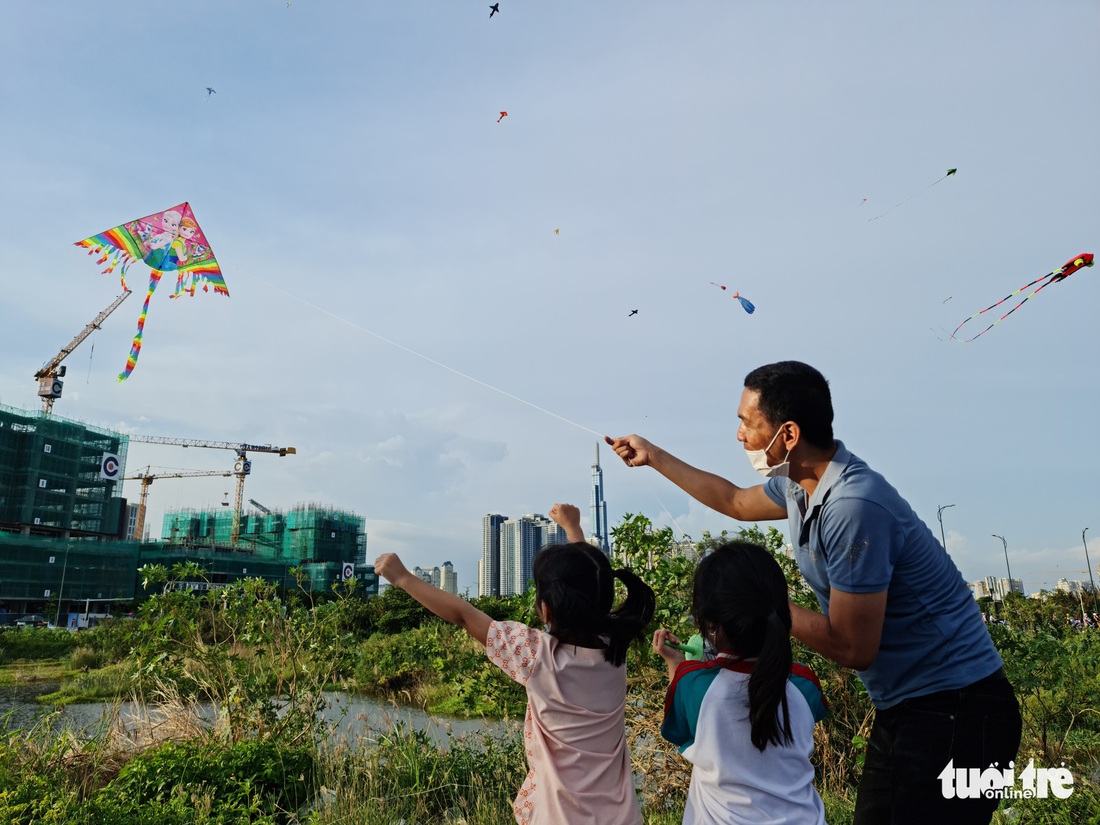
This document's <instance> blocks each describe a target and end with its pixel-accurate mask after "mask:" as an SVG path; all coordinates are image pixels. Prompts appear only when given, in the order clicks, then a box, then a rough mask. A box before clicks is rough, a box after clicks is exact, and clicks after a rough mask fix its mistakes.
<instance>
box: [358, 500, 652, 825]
mask: <svg viewBox="0 0 1100 825" xmlns="http://www.w3.org/2000/svg"><path fill="white" fill-rule="evenodd" d="M550 517H551V518H552V519H553V520H554V521H555V522H557V523H558V524H559V525H561V526H562V527H563V528H564V529H565V534H566V537H567V538H568V539H569V541H570V543H569V544H552V545H548V546H546V547H544V548H543V549H542V550H540V551H539V553H538V554H537V555H536V556H535V562H534V569H533V575H534V580H535V604H536V608H537V610H538V615H539V619H540V620H541V621H542V622H543V623H544V624H545V625H546V630H538V629H536V628H533V627H528V626H526V625H524V624H521V623H519V622H497V621H493V620H492V619H490V618H489V616H487V615H486V614H484V613H482V612H481V611H480V610H478V609H477V608H476V607H474V606H473V605H471V604H470V603H469V602H467V601H466V600H465V599H461V598H459V597H458V596H453V595H451V594H449V593H446V592H444V591H443V590H440V589H438V588H435V587H432V586H431V585H430V584H428V583H427V582H424V581H423V580H421V579H419V578H417V577H416V576H414V575H412V574H411V573H410V572H409V571H408V570H406V569H405V567H404V565H403V564H402V563H401V560H400V559H399V558H398V557H397V556H396V555H394V554H392V553H387V554H385V555H382V556H379V557H378V559H377V560H376V561H375V563H374V569H375V572H377V573H379V574H380V575H382V576H385V577H386V579H388V580H389V581H390V582H391V583H392V584H393V585H395V586H397V587H400V588H402V589H403V590H405V591H407V592H408V594H409V595H410V596H412V597H413V598H414V599H416V600H417V601H418V602H420V603H421V604H422V605H424V606H425V607H426V608H428V609H429V610H431V611H432V612H433V613H435V614H436V615H437V616H439V617H441V618H443V619H446V620H447V621H449V622H451V623H452V624H456V625H458V626H460V627H462V628H464V629H465V630H466V632H467V633H469V634H470V635H471V636H472V637H473V638H475V639H477V640H478V641H479V642H481V643H483V644H484V645H485V652H486V655H488V657H489V660H490V661H491V662H493V663H494V664H495V665H497V666H498V667H500V668H501V670H503V671H504V672H505V673H507V674H508V675H509V676H510V677H512V678H513V679H514V680H515V681H517V682H519V683H520V684H521V685H523V686H524V687H525V688H526V689H527V716H526V719H525V721H524V725H523V735H524V744H525V749H526V752H527V765H528V772H527V778H526V779H525V780H524V783H523V786H522V787H521V788H520V791H519V795H518V796H517V797H516V800H515V803H514V805H513V808H514V812H515V817H516V822H517V823H520V825H589V824H590V825H641V823H642V815H641V811H640V809H639V807H638V800H637V796H636V795H635V791H634V780H633V776H632V774H631V770H630V753H629V750H628V749H627V744H626V725H625V721H624V716H623V711H624V708H625V705H626V651H627V648H628V647H629V645H630V643H631V642H632V641H634V640H636V639H640V638H641V636H642V634H643V633H644V631H645V627H646V625H647V624H648V623H649V620H650V619H651V618H652V617H653V610H654V596H653V591H652V590H651V589H650V588H649V586H648V585H647V584H645V582H643V581H642V580H641V579H639V578H638V577H637V576H636V575H634V574H633V573H632V572H630V571H629V570H625V569H619V570H614V571H613V570H612V569H611V563H610V562H609V561H608V558H607V556H605V555H604V554H603V552H602V551H601V550H599V549H598V548H596V547H593V546H592V545H590V544H588V543H587V542H585V541H584V533H583V532H582V531H581V527H580V511H579V510H578V509H577V508H576V507H574V506H573V505H571V504H555V505H554V506H553V507H552V508H551V509H550ZM615 579H618V580H619V581H621V582H622V583H623V584H624V585H626V590H627V596H626V599H625V600H624V601H623V603H622V604H620V605H619V606H618V608H614V598H615V590H614V588H615Z"/></svg>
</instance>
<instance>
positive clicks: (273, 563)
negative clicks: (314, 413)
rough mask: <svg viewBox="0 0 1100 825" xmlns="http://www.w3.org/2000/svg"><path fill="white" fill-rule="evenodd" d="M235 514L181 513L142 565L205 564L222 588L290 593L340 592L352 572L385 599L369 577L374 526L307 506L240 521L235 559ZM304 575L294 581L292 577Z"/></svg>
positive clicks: (168, 520)
mask: <svg viewBox="0 0 1100 825" xmlns="http://www.w3.org/2000/svg"><path fill="white" fill-rule="evenodd" d="M233 521H234V520H233V514H232V513H231V512H228V511H226V510H180V511H174V512H169V513H166V514H165V515H164V522H163V526H162V528H161V536H162V539H161V541H160V543H159V544H158V545H156V550H155V552H153V551H152V550H147V549H146V548H148V547H149V546H150V545H142V547H143V551H142V558H143V559H144V560H145V561H147V562H150V563H156V564H164V565H168V566H171V565H172V564H174V563H176V562H177V561H200V562H201V563H202V564H203V566H204V567H205V568H206V569H207V570H209V571H210V573H211V582H214V583H220V582H224V581H231V580H233V579H238V578H242V577H246V576H261V577H263V578H265V579H270V580H277V579H278V578H279V577H283V580H282V584H283V586H285V587H287V588H296V587H299V586H302V587H305V588H306V589H307V590H312V591H313V592H323V591H327V590H331V589H332V585H333V584H334V583H335V582H337V581H341V580H342V577H343V571H344V566H345V565H348V564H352V565H355V566H356V568H357V570H356V575H357V577H359V578H360V579H361V580H362V581H364V582H365V583H366V584H367V586H368V589H369V590H370V591H371V592H372V593H375V594H377V592H378V579H377V577H376V576H375V575H374V571H373V568H370V569H369V571H368V570H367V569H365V561H366V555H367V534H366V520H365V519H363V518H362V517H360V516H357V515H355V514H353V513H347V512H343V511H340V510H333V509H331V508H327V507H322V506H320V505H317V504H309V505H305V504H303V505H299V506H297V507H295V508H293V509H292V510H290V511H289V512H286V513H283V512H279V511H271V510H269V511H267V512H264V513H260V512H249V513H244V514H242V515H241V516H240V518H239V531H240V535H239V536H238V538H237V544H236V549H235V551H234V552H231V553H227V552H225V550H224V548H227V547H230V546H231V541H232V538H233ZM292 569H293V570H295V571H296V572H294V573H291V572H290V571H291V570H292Z"/></svg>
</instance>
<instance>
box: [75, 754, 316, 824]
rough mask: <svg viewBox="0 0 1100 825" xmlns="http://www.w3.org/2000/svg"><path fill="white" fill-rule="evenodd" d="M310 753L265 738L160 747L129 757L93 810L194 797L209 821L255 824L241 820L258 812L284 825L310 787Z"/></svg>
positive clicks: (132, 808)
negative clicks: (200, 800) (200, 801)
mask: <svg viewBox="0 0 1100 825" xmlns="http://www.w3.org/2000/svg"><path fill="white" fill-rule="evenodd" d="M314 754H315V751H314V750H313V749H312V748H308V749H307V748H304V747H288V746H286V745H282V744H280V743H277V742H273V741H270V740H267V741H246V742H238V743H236V744H233V745H222V744H218V743H207V742H196V741H191V742H182V743H179V744H168V745H162V746H161V747H159V748H157V749H156V750H153V751H150V752H147V753H143V754H141V755H139V756H137V757H135V758H134V759H132V760H131V761H130V762H129V763H128V764H127V765H126V766H125V767H124V768H123V769H122V771H121V772H120V773H119V775H118V778H117V779H116V780H115V781H114V782H112V783H111V784H110V785H108V786H107V787H106V788H104V789H103V790H102V791H101V792H100V793H99V794H98V796H97V798H96V802H95V807H96V808H97V809H98V810H99V811H100V812H102V813H103V814H104V815H108V814H112V815H118V814H123V813H125V814H127V815H129V814H132V813H136V812H138V811H141V810H143V809H148V807H149V806H150V805H153V806H158V807H161V808H164V807H168V808H171V807H172V806H173V805H176V804H179V801H181V800H182V801H186V800H189V799H191V798H192V797H195V796H199V797H205V799H206V800H207V802H208V804H209V805H210V813H211V819H212V821H236V819H237V818H241V821H256V820H255V819H249V818H247V817H251V816H252V815H254V814H259V815H260V816H263V817H270V818H272V819H271V820H270V821H272V822H287V821H289V817H288V814H291V813H294V812H296V811H297V810H298V808H300V807H301V806H302V805H303V804H305V802H306V800H307V798H308V795H309V791H310V789H311V788H312V783H313V771H314ZM215 814H217V816H216V817H215V816H214V815H215ZM119 821H124V820H122V819H119Z"/></svg>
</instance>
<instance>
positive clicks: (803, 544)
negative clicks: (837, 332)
mask: <svg viewBox="0 0 1100 825" xmlns="http://www.w3.org/2000/svg"><path fill="white" fill-rule="evenodd" d="M737 416H738V418H739V419H740V420H741V424H740V426H739V427H738V430H737V440H738V441H740V442H742V443H743V444H744V447H745V452H746V455H747V456H748V458H749V461H750V463H751V464H752V465H753V467H754V468H755V469H756V470H757V471H758V472H759V473H761V474H762V475H764V476H765V477H767V479H768V481H767V482H766V483H764V484H761V485H757V486H754V487H738V486H736V485H734V484H732V483H731V482H729V481H727V480H726V479H724V478H721V477H720V476H717V475H714V474H712V473H708V472H705V471H703V470H700V469H697V468H695V467H692V466H691V465H689V464H687V463H685V462H683V461H681V460H680V459H678V458H676V457H675V456H673V455H672V454H671V453H668V452H666V451H664V450H662V449H660V448H659V447H656V446H655V445H653V444H651V443H649V442H648V441H646V440H645V439H644V438H641V437H639V436H637V435H629V436H624V437H621V438H616V439H608V443H609V444H611V446H612V448H614V450H615V452H616V453H617V454H618V455H619V456H620V457H621V458H622V459H623V461H625V462H626V463H627V465H629V466H632V467H641V466H650V467H653V468H654V469H655V470H657V472H659V473H661V475H663V476H665V477H666V478H667V479H669V480H670V481H672V482H673V483H674V484H676V485H677V486H679V487H680V488H682V489H683V490H684V491H686V492H687V493H688V494H689V495H691V496H692V497H693V498H695V499H697V500H698V501H700V502H702V503H703V504H705V505H707V506H708V507H711V508H712V509H714V510H717V511H718V512H720V513H724V514H725V515H727V516H730V517H732V518H735V519H738V520H740V521H764V520H770V519H781V518H786V519H787V520H788V524H789V529H790V538H791V543H792V544H793V545H794V548H795V559H796V560H797V562H798V567H799V569H800V570H801V571H802V574H803V576H804V577H805V579H806V581H807V582H808V583H809V585H810V587H811V588H812V589H813V591H814V593H815V594H816V595H817V600H818V602H819V604H820V605H821V612H820V613H818V612H816V611H813V610H807V609H805V608H802V607H799V606H797V605H794V604H792V605H791V614H792V615H791V618H792V628H791V633H792V634H793V635H794V636H795V638H797V639H799V640H800V641H802V642H804V643H805V644H807V645H808V646H810V647H811V648H813V649H814V650H816V651H818V652H819V653H821V654H822V655H824V656H827V657H829V658H830V659H832V660H834V661H836V662H838V663H839V664H841V665H844V666H846V667H851V668H854V669H855V670H856V671H857V672H858V673H859V676H860V678H861V679H862V680H863V684H864V685H865V686H866V688H867V692H868V693H869V694H870V696H871V700H872V701H873V702H874V704H875V708H876V714H875V724H874V727H873V729H872V732H871V736H870V739H869V742H868V746H867V755H866V759H865V762H864V768H863V778H862V780H861V782H860V786H859V793H858V796H857V799H856V815H855V822H856V825H871V823H893V824H894V825H899V823H910V822H912V823H927V822H937V821H938V822H943V823H947V822H950V823H981V824H982V825H984V823H988V822H989V821H990V820H991V819H992V816H993V811H994V810H996V808H997V804H998V800H997V799H955V798H952V799H946V798H945V794H944V791H943V783H942V781H941V780H940V778H939V776H940V774H941V773H942V772H943V771H944V769H945V768H947V766H948V763H949V762H951V763H952V764H953V767H954V768H955V769H959V768H980V769H984V768H988V767H989V766H990V765H991V764H993V763H997V764H998V765H999V766H1000V767H1001V768H1005V767H1007V765H1008V762H1009V761H1010V760H1012V759H1014V758H1015V756H1016V751H1017V749H1018V748H1019V744H1020V730H1021V721H1020V710H1019V705H1018V704H1017V702H1016V697H1015V695H1014V693H1013V690H1012V686H1011V685H1010V684H1009V682H1008V680H1007V678H1005V675H1004V670H1003V668H1002V666H1001V657H1000V655H999V654H998V653H997V650H996V648H995V647H994V646H993V643H992V641H991V640H990V638H989V634H988V632H987V631H986V629H985V625H984V623H983V622H982V616H981V612H980V610H979V609H978V605H977V603H976V602H975V601H974V599H973V597H972V596H971V594H970V590H969V588H967V586H966V582H964V581H963V578H962V575H961V574H960V573H959V571H958V568H956V567H955V564H954V562H952V561H951V557H950V556H948V555H947V552H946V551H945V550H944V548H943V547H942V546H941V545H940V543H939V542H938V541H936V539H935V536H934V535H933V534H932V532H931V530H929V529H928V527H927V526H926V525H925V524H924V523H923V522H922V521H921V520H920V519H919V518H918V517H917V515H916V513H914V512H913V509H912V508H911V507H910V506H909V504H908V503H907V502H906V501H905V499H903V498H902V497H901V496H900V495H899V494H898V492H897V491H896V490H895V489H894V488H893V487H891V486H890V484H889V483H888V482H887V481H886V479H885V478H883V477H882V476H881V475H880V474H878V473H876V472H875V471H874V470H872V469H871V468H870V467H868V466H867V464H866V463H865V462H863V461H862V460H861V459H860V458H858V457H856V456H855V455H853V454H852V453H851V452H849V451H848V449H847V448H846V447H845V446H844V444H842V443H841V442H840V441H837V440H835V439H834V438H833V428H832V423H833V408H832V399H831V396H830V393H829V384H828V382H827V381H826V380H825V378H824V377H823V376H822V375H821V373H820V372H818V371H817V370H815V369H814V368H813V367H810V366H808V365H807V364H803V363H801V362H798V361H781V362H779V363H776V364H769V365H767V366H763V367H760V368H758V369H755V370H753V371H752V372H750V373H749V374H748V376H746V378H745V389H744V392H743V393H742V394H741V403H740V405H739V406H738V410H737ZM937 818H938V819H937Z"/></svg>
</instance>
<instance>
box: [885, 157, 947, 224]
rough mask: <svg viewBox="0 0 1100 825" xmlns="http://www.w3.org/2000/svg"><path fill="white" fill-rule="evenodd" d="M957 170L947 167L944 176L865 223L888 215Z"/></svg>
mask: <svg viewBox="0 0 1100 825" xmlns="http://www.w3.org/2000/svg"><path fill="white" fill-rule="evenodd" d="M958 171H959V170H958V169H948V170H947V174H946V175H944V176H943V177H942V178H940V179H939V180H937V181H935V183H930V184H928V185H927V186H926V187H924V188H923V189H921V190H920V192H914V193H913V194H912V195H910V196H909V197H907V198H906V199H905V200H903V201H902V202H901V203H895V204H894V205H893V206H891V207H890V208H889V209H887V210H886V211H885V212H883V213H882V215H875V216H874V217H873V218H868V219H867V223H870V222H871V221H877V220H878V219H879V218H881V217H882V216H883V215H889V214H890V213H891V212H893V211H894V210H895V209H897V208H898V207H899V206H901V205H902V204H906V203H909V201H911V200H913V198H915V197H916V196H917V195H920V194H921V193H923V192H927V191H928V190H929V189H931V188H932V187H933V186H935V185H936V184H937V183H943V181H945V180H947V179H948V178H949V177H951V176H952V175H954V174H955V173H956V172H958ZM864 201H866V198H865V199H864Z"/></svg>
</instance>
